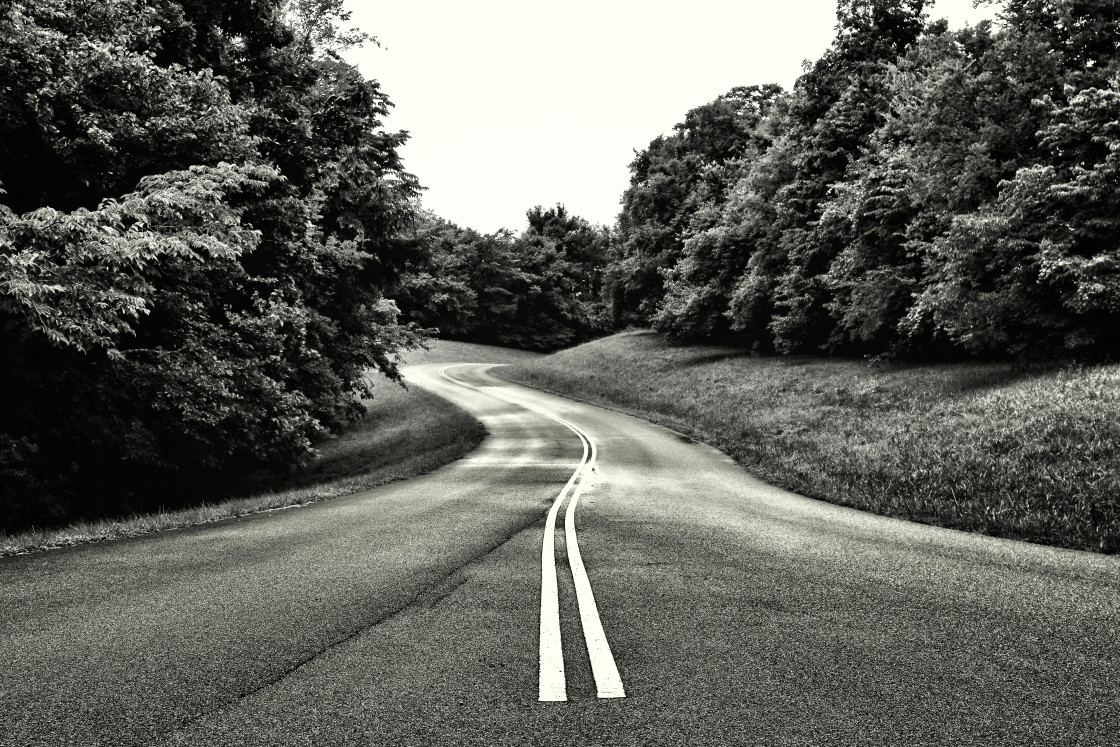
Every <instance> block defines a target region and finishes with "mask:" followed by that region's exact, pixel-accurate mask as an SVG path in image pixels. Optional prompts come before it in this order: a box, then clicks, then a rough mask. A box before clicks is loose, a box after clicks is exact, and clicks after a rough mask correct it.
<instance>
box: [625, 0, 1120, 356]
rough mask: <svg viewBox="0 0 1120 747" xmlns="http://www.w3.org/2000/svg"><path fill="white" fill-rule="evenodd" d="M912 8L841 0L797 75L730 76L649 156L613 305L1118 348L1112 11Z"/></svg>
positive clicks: (910, 337)
mask: <svg viewBox="0 0 1120 747" xmlns="http://www.w3.org/2000/svg"><path fill="white" fill-rule="evenodd" d="M923 5H924V3H923V2H922V0H840V2H839V4H838V13H837V18H838V22H837V35H836V39H835V41H834V43H833V45H832V46H831V47H830V48H829V50H827V52H826V53H825V54H824V55H823V56H822V58H821V59H820V60H818V61H816V62H815V63H813V64H811V65H808V66H807V67H806V70H805V73H804V75H802V77H801V78H800V79H799V80H798V81H797V84H796V85H795V87H794V90H793V91H791V92H789V93H784V92H781V91H779V90H777V89H776V88H774V87H767V88H755V89H742V88H738V89H734V90H733V91H732V92H730V93H729V94H727V95H725V96H722V97H720V98H719V99H717V100H716V101H714V102H712V103H710V104H707V105H705V106H703V107H699V108H697V109H694V110H693V111H692V112H689V114H688V116H687V117H686V118H685V121H684V122H682V123H681V124H679V125H677V126H676V128H675V130H674V134H673V135H671V136H668V137H662V138H658V139H656V140H654V141H653V142H652V143H651V144H650V146H649V148H648V149H646V150H645V151H643V152H641V153H639V154H638V156H637V157H636V158H635V159H634V162H633V163H632V164H631V184H630V187H629V189H628V190H627V191H626V193H625V195H624V196H623V210H622V213H621V215H620V217H619V226H618V234H619V237H620V241H619V242H618V243H617V244H616V246H615V247H614V248H613V251H614V252H615V256H614V258H613V260H612V262H611V264H610V266H609V267H608V268H607V278H608V287H607V289H606V290H607V293H608V294H609V297H610V298H611V299H612V301H613V304H614V310H615V318H616V320H619V321H623V322H625V321H642V322H648V323H652V324H653V325H654V326H656V327H657V328H658V329H660V330H662V331H664V332H665V333H667V334H668V335H669V336H670V337H671V338H673V339H677V340H689V339H698V338H712V337H725V338H726V337H734V338H736V339H738V340H739V341H742V342H746V343H748V344H752V345H754V346H756V348H758V349H759V350H777V351H780V352H790V351H798V350H804V351H826V352H836V353H845V354H851V353H863V354H868V355H882V354H888V355H908V356H929V355H946V354H950V355H985V356H1005V355H1009V354H1010V355H1025V354H1028V353H1030V354H1031V355H1050V356H1055V355H1071V354H1072V355H1085V356H1100V355H1114V354H1115V351H1116V344H1117V342H1120V302H1118V301H1117V299H1118V298H1120V256H1118V255H1117V240H1118V239H1120V217H1118V216H1120V212H1118V211H1117V208H1118V207H1120V206H1118V204H1117V194H1118V187H1120V184H1118V183H1117V176H1116V166H1117V164H1116V163H1115V161H1116V154H1117V152H1118V150H1120V142H1118V140H1117V127H1118V126H1120V125H1118V122H1120V109H1118V108H1117V106H1118V103H1117V102H1118V101H1120V98H1118V96H1120V60H1118V58H1120V41H1118V40H1120V28H1118V22H1120V10H1118V9H1117V6H1116V4H1115V3H1113V2H1110V1H1109V0H1004V2H1002V3H1000V13H999V19H998V21H997V22H996V23H994V24H993V23H989V22H984V23H981V24H978V25H977V26H976V27H971V28H965V29H961V30H949V28H948V26H947V24H946V23H945V22H944V21H934V22H930V21H929V20H928V18H927V17H926V15H925V12H924V8H923ZM745 92H753V96H752V98H751V100H752V101H753V102H755V107H754V108H753V109H749V108H748V109H744V108H742V107H740V106H738V105H736V106H734V107H732V106H729V103H728V102H732V101H736V100H738V99H741V98H742V97H743V94H744V93H745ZM719 113H727V116H725V117H724V118H723V119H721V118H720V117H719V116H718V115H719ZM705 128H707V129H705ZM712 131H715V132H717V133H719V135H720V137H712V136H706V137H696V133H698V132H705V133H710V132H712ZM713 142H716V143H719V145H718V147H713V145H712V143H713Z"/></svg>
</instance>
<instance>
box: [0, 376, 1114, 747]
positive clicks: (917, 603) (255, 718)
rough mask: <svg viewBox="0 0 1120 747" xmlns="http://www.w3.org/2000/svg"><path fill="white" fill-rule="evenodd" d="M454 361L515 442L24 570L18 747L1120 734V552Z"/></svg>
mask: <svg viewBox="0 0 1120 747" xmlns="http://www.w3.org/2000/svg"><path fill="white" fill-rule="evenodd" d="M440 368H441V367H440V366H417V367H414V368H411V369H409V370H408V371H407V377H408V378H409V380H410V381H412V382H414V383H415V384H417V385H420V386H423V387H425V388H429V389H431V390H433V391H435V392H437V393H439V394H441V395H442V396H445V397H447V398H448V399H450V400H452V401H453V402H456V403H457V404H459V405H461V406H462V407H465V408H466V409H468V410H469V411H471V412H473V413H475V414H476V415H477V416H478V417H480V418H481V419H482V420H483V422H484V423H485V424H486V426H487V428H488V430H489V432H490V434H491V435H490V437H489V438H488V439H487V440H486V441H485V442H484V444H483V446H482V447H481V448H480V449H479V450H478V451H476V452H475V453H474V454H473V455H471V457H470V458H468V459H465V460H462V461H460V462H457V463H455V464H453V465H450V466H449V467H446V468H444V469H442V470H440V471H438V472H436V473H433V474H432V475H428V476H425V477H421V478H418V479H415V480H410V481H407V482H403V483H397V484H393V485H389V486H385V487H383V488H379V489H376V490H371V491H367V492H363V493H360V494H357V495H354V496H350V497H347V498H342V499H336V500H333V501H329V502H325V503H321V504H317V505H314V506H310V507H305V508H299V509H290V510H285V511H277V512H274V513H271V514H267V515H260V516H256V517H252V518H248V519H242V520H239V521H228V522H224V523H219V524H213V525H208V526H203V527H196V528H194V529H189V530H183V531H177V532H169V533H166V534H162V535H154V536H149V537H145V538H140V539H135V540H128V541H119V542H109V543H104V544H101V545H97V546H86V547H81V548H74V549H70V550H63V551H56V552H50V553H43V554H38V555H29V556H22V557H15V558H8V559H6V560H3V561H0V745H5V746H7V745H12V746H15V745H19V746H20V747H24V746H28V747H30V746H31V745H52V746H53V745H82V746H83V747H84V746H93V745H122V746H125V745H145V746H148V745H331V746H333V745H444V744H446V745H452V744H454V745H474V744H477V745H507V744H508V745H585V744H586V745H600V744H601V745H678V744H679V745H857V744H858V745H862V744H882V745H921V744H946V745H948V744H952V745H1024V744H1037V745H1116V744H1120V676H1118V675H1120V656H1118V653H1117V634H1118V632H1120V631H1118V628H1120V622H1118V621H1120V559H1118V558H1116V557H1103V556H1098V555H1092V554H1088V553H1078V552H1070V551H1061V550H1052V549H1047V548H1042V547H1038V546H1033V545H1028V544H1023V543H1015V542H1008V541H1002V540H994V539H990V538H984V537H977V536H973V535H967V534H962V533H957V532H951V531H944V530H937V529H931V528H928V527H923V526H919V525H914V524H909V523H906V522H901V521H894V520H889V519H882V518H877V517H873V516H869V515H866V514H862V513H859V512H856V511H851V510H847V509H842V508H837V507H833V506H828V505H825V504H822V503H818V502H815V501H810V500H807V499H804V498H800V497H798V496H795V495H792V494H789V493H786V492H783V491H781V490H778V489H775V488H772V487H768V486H766V485H764V484H762V483H760V482H758V481H756V480H754V479H752V478H751V477H750V476H749V475H747V474H746V473H745V472H743V471H742V470H740V469H738V468H737V467H735V466H734V465H733V464H731V463H730V461H729V460H728V459H727V458H726V457H725V456H724V455H722V454H721V453H719V452H717V451H715V450H713V449H711V448H708V447H706V446H703V445H700V444H695V443H690V442H689V441H688V440H687V439H684V438H682V437H679V436H677V435H675V434H673V433H671V432H669V431H666V430H664V429H661V428H657V427H654V426H651V425H649V424H647V423H644V422H642V421H639V420H635V419H633V418H629V417H626V416H622V415H619V414H617V413H612V412H607V411H604V410H600V409H596V408H593V407H589V406H585V405H580V404H576V403H573V402H570V401H566V400H562V399H559V398H556V397H551V396H548V395H544V394H540V393H537V392H533V391H531V390H527V389H524V388H521V387H518V386H515V385H511V384H507V383H505V382H503V381H501V380H499V379H496V378H494V377H493V376H492V375H490V374H488V373H487V372H486V371H485V367H484V366H474V365H470V366H459V367H454V368H450V369H448V370H447V371H446V374H447V375H448V376H449V377H452V378H454V379H456V380H457V381H458V382H462V383H457V382H456V381H452V380H451V379H450V378H444V377H443V376H441V374H440ZM463 384H468V385H470V386H464V385H463ZM522 405H526V406H528V408H526V407H524V406H522ZM557 418H559V420H557ZM561 421H563V422H561ZM585 439H586V445H585ZM558 497H560V498H563V499H565V501H564V503H563V504H562V505H561V506H559V507H557V511H556V515H555V516H554V519H555V521H556V527H555V537H554V542H555V548H554V553H555V554H553V552H544V553H542V549H543V547H544V544H543V538H544V536H545V530H546V521H547V520H548V519H549V513H550V511H549V510H550V508H551V507H552V506H553V505H554V503H553V502H554V501H555V500H556V499H557V498H558ZM575 498H578V510H577V511H576V512H575V525H576V526H575V528H576V529H577V532H576V537H577V538H578V548H579V551H580V557H581V559H582V561H583V562H584V564H585V566H586V579H587V588H586V589H584V594H583V599H582V600H579V599H577V597H578V594H577V587H579V586H580V585H581V584H582V579H581V574H579V573H578V572H577V573H576V574H574V575H573V573H572V566H571V562H570V560H569V555H568V553H569V551H570V550H571V548H569V542H568V536H567V533H566V531H565V527H564V519H565V515H566V513H567V507H568V505H570V504H571V502H572V500H573V499H575ZM550 558H551V559H553V560H554V562H555V572H554V573H553V574H552V576H551V578H553V579H555V585H556V596H555V599H556V607H555V610H553V609H552V607H551V604H550V602H549V598H550V593H546V594H545V597H544V604H543V605H542V582H543V586H544V588H545V590H546V592H548V587H549V586H550V585H551V582H550V581H549V577H550V572H549V569H548V562H547V561H548V560H549V559H550ZM542 561H546V562H545V563H544V567H543V569H542ZM577 565H578V563H577ZM587 589H590V590H592V593H593V597H594V605H593V606H592V605H591V604H590V599H589V597H588V595H587ZM542 607H543V614H542ZM581 613H582V615H581ZM585 618H586V620H585ZM542 621H543V626H542ZM553 621H558V627H557V630H558V633H557V630H553V629H552V624H553ZM596 621H597V622H598V624H599V625H600V626H601V635H599V634H597V633H596V632H595V623H596ZM585 623H586V625H585ZM542 627H543V629H544V631H545V632H544V633H542ZM585 627H588V628H589V629H590V630H591V638H592V643H591V645H590V648H591V650H594V651H595V652H597V653H595V654H593V656H595V657H597V660H598V661H597V665H596V667H595V669H594V671H593V669H592V666H591V663H590V661H589V653H588V651H589V646H588V644H586V643H585V639H584V635H585ZM557 638H558V639H559V645H558V648H557V647H554V645H553V644H554V643H555V640H556V639H557ZM542 642H543V643H544V645H543V647H542ZM542 651H543V652H544V653H543V654H542ZM604 651H605V652H606V653H604ZM604 657H606V658H604ZM608 659H609V661H608ZM542 661H543V662H544V664H543V666H542ZM558 663H559V665H560V666H562V668H563V676H562V677H561V676H560V675H559V673H558V671H556V666H557V664H558ZM612 667H613V668H614V669H615V671H616V672H617V675H618V680H617V683H615V684H613V685H612V682H611V681H610V671H609V670H610V669H611V668H612ZM612 688H613V689H612ZM622 694H624V695H625V697H618V696H620V695H622ZM600 695H603V696H606V697H600ZM561 697H562V698H564V699H563V700H561V699H560V698H561ZM541 698H544V700H541Z"/></svg>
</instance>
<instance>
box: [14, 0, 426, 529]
mask: <svg viewBox="0 0 1120 747" xmlns="http://www.w3.org/2000/svg"><path fill="white" fill-rule="evenodd" d="M346 17H347V16H346V13H345V12H344V11H343V10H342V2H341V0H286V1H285V0H220V1H219V0H197V1H196V0H190V1H189V2H188V1H187V0H97V2H87V1H86V0H15V2H7V3H4V4H3V5H2V8H0V80H3V81H4V87H3V90H2V91H0V188H2V189H3V190H4V193H3V195H2V200H0V202H2V204H0V349H2V350H3V354H2V358H0V392H2V393H3V398H4V404H3V406H0V516H2V517H3V521H2V522H0V527H8V528H13V527H18V526H22V525H26V524H28V523H30V522H37V523H44V522H52V521H58V520H61V519H64V518H67V517H68V516H71V515H76V514H77V513H81V514H86V515H88V514H90V513H97V512H98V510H99V505H98V502H99V501H100V502H102V504H103V505H101V506H100V508H104V509H105V510H112V511H114V512H119V511H121V510H128V509H131V510H140V509H149V508H152V507H155V506H159V505H162V504H170V503H173V502H174V500H175V494H176V489H177V488H178V487H180V486H183V485H187V484H194V483H196V482H197V481H198V479H200V478H201V477H202V476H205V475H210V474H217V473H219V472H221V471H222V470H228V469H236V468H240V467H243V466H245V465H261V464H265V465H275V466H276V467H277V468H278V469H286V468H288V467H289V466H290V465H293V464H299V463H301V462H302V461H303V460H305V459H306V458H307V457H308V456H309V455H310V454H311V453H312V452H311V443H312V442H313V441H314V440H315V439H316V438H319V437H321V436H322V435H324V434H325V433H327V432H329V431H332V430H337V429H339V428H341V427H343V426H345V425H346V424H347V423H349V422H351V421H352V420H353V419H354V418H355V417H357V416H358V414H359V413H361V412H362V408H361V406H360V404H359V402H358V395H360V394H361V393H362V392H363V391H364V390H365V386H366V385H365V383H364V379H363V377H364V375H365V374H366V372H367V371H368V370H369V369H378V370H381V371H383V372H384V373H386V374H388V375H389V376H395V375H396V368H395V365H394V362H393V360H394V359H393V355H394V353H395V352H396V351H397V350H398V349H399V348H401V347H402V346H408V345H411V344H414V343H416V342H417V340H418V339H419V338H418V334H417V330H416V328H415V326H412V325H405V324H402V323H400V322H399V321H398V318H397V317H398V313H397V309H396V307H395V306H394V305H393V304H392V303H391V301H389V300H388V298H387V296H386V295H385V290H386V289H387V288H389V287H391V286H393V285H394V284H396V283H397V282H398V280H399V275H400V273H401V272H402V271H403V270H404V269H405V267H406V265H407V263H408V262H409V261H410V260H411V255H410V251H411V248H410V244H409V242H408V241H405V240H404V239H403V238H402V231H403V230H404V229H405V228H407V227H408V226H410V225H411V224H412V222H413V219H414V216H415V212H416V207H415V204H416V200H415V197H416V194H417V190H418V185H417V184H416V181H415V179H414V178H413V177H412V176H411V175H409V174H408V173H407V172H405V171H404V170H403V168H402V165H401V162H400V159H399V157H398V154H397V149H398V147H399V146H400V145H401V143H402V142H403V141H404V139H405V136H404V135H403V134H402V133H393V132H387V131H385V129H384V128H383V127H382V124H381V121H382V118H383V117H384V116H385V114H386V113H387V111H388V107H389V106H390V103H389V101H388V99H387V98H386V96H385V94H384V93H383V92H382V91H381V90H380V89H379V87H378V85H377V84H376V83H375V82H372V81H369V80H366V79H364V78H363V77H362V76H361V75H360V74H359V72H358V71H357V69H356V68H354V67H353V66H351V65H348V64H346V63H345V62H343V61H342V60H341V58H340V57H339V56H338V54H337V53H336V50H338V49H340V48H342V47H344V46H346V45H348V44H352V43H355V42H360V41H362V40H363V39H366V38H368V37H365V36H364V35H363V34H361V33H359V32H356V31H352V30H348V29H346V28H345V27H344V22H345V20H346ZM79 504H80V505H79Z"/></svg>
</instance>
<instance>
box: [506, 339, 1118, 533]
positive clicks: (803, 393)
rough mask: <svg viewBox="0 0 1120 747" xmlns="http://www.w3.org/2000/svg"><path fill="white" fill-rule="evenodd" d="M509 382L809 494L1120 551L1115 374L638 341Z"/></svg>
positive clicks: (561, 356) (579, 352)
mask: <svg viewBox="0 0 1120 747" xmlns="http://www.w3.org/2000/svg"><path fill="white" fill-rule="evenodd" d="M500 374H501V375H502V376H503V377H506V378H509V379H511V380H513V381H518V382H521V383H524V384H528V385H530V386H534V387H538V388H541V389H545V390H548V391H553V392H556V393H558V394H563V395H565V396H569V397H573V398H576V399H581V400H584V401H588V402H592V403H594V404H599V405H604V406H607V407H612V408H615V409H620V410H623V411H626V412H630V413H632V414H636V415H639V416H641V417H644V418H647V419H650V420H653V421H655V422H659V423H662V424H664V425H668V426H669V427H672V428H674V429H676V430H679V431H681V432H684V433H687V434H688V435H690V436H693V437H694V438H697V439H699V440H703V441H705V442H707V443H710V444H712V445H714V446H717V447H719V448H721V449H723V450H724V451H726V452H727V453H728V454H730V455H731V456H732V457H733V458H734V459H736V461H738V462H739V463H740V464H742V465H743V466H744V467H745V468H747V469H748V470H750V471H751V472H753V473H754V474H756V475H758V476H759V477H761V478H763V479H765V480H767V481H769V482H771V483H774V484H776V485H780V486H782V487H785V488H788V489H790V490H794V491H796V492H799V493H802V494H804V495H809V496H812V497H815V498H820V499H823V500H827V501H830V502H833V503H839V504H842V505H847V506H852V507H855V508H860V509H864V510H867V511H873V512H876V513H880V514H885V515H889V516H897V517H902V518H906V519H911V520H914V521H920V522H926V523H930V524H936V525H940V526H946V527H952V528H956V529H963V530H968V531H973V532H982V533H986V534H991V535H997V536H1002V537H1009V538H1016V539H1023V540H1029V541H1032V542H1038V543H1044V544H1052V545H1058V546H1063V547H1070V548H1077V549H1085V550H1096V551H1102V552H1116V551H1117V550H1120V449H1118V448H1117V447H1118V445H1120V366H1116V365H1111V366H1100V367H1069V366H1067V367H1051V368H1040V369H1036V370H1022V369H1019V368H1015V367H1012V366H1011V365H1007V364H990V363H971V364H943V365H884V364H877V365H874V364H869V363H868V362H866V361H838V360H824V359H814V358H788V357H768V358H759V357H752V356H751V355H749V354H748V353H746V352H745V351H742V350H737V349H733V348H725V347H715V346H704V347H684V348H674V347H669V346H667V345H666V344H665V343H664V342H663V341H662V339H661V338H660V337H659V336H657V335H655V334H653V333H644V332H638V333H626V334H622V335H616V336H614V337H610V338H606V339H604V340H599V341H596V342H592V343H589V344H587V345H582V346H580V347H577V348H572V349H571V350H567V351H562V352H560V353H557V354H554V355H551V356H547V357H544V358H540V359H537V360H535V361H531V362H527V363H523V364H519V365H515V366H511V367H506V368H502V369H500Z"/></svg>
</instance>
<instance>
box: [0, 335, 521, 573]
mask: <svg viewBox="0 0 1120 747" xmlns="http://www.w3.org/2000/svg"><path fill="white" fill-rule="evenodd" d="M537 356H538V354H536V353H526V352H523V351H518V350H507V349H504V348H495V347H491V346H488V345H473V344H469V343H460V342H449V341H434V342H433V343H432V344H431V346H430V348H429V349H428V350H417V351H413V352H411V353H408V354H406V355H405V356H404V360H403V362H404V363H406V364H412V363H439V362H463V363H472V362H477V363H510V362H518V361H525V360H529V359H532V358H535V357H537ZM371 383H372V384H373V397H372V398H371V399H369V400H366V401H365V403H364V404H365V407H366V415H365V417H364V418H363V419H362V420H360V421H358V422H357V423H355V424H354V426H353V427H352V428H351V429H349V430H348V431H346V432H345V433H343V434H341V435H339V436H338V437H337V438H334V439H332V440H330V441H327V442H324V443H322V444H320V445H319V455H318V456H317V457H316V458H315V459H314V461H312V463H311V464H310V465H309V466H308V467H307V468H306V469H303V470H299V471H294V472H290V473H284V474H265V473H258V474H252V475H231V476H230V480H231V486H230V488H229V490H228V491H226V493H225V495H223V496H207V495H200V496H198V500H197V501H196V502H195V504H194V505H192V506H189V507H187V508H183V509H179V510H174V511H167V510H164V511H158V512H156V513H152V514H137V515H132V516H122V517H116V518H109V519H96V520H88V521H78V522H74V523H71V524H68V525H66V526H63V527H49V528H39V529H31V530H29V531H25V532H20V533H17V534H11V535H8V534H2V533H0V557H2V556H5V555H14V554H19V553H27V552H33V551H37V550H45V549H50V548H56V547H65V546H69V545H76V544H81V543H85V542H95V541H99V540H106V539H116V538H121V537H135V536H138V535H141V534H147V533H149V532H158V531H166V530H170V529H177V528H180V527H185V526H193V525H196V524H204V523H207V522H211V521H219V520H221V519H227V518H231V517H235V516H245V515H247V514H253V513H258V512H261V511H270V510H276V509H281V508H289V507H293V506H302V505H306V504H308V503H315V502H317V501H321V500H324V499H327V498H334V497H337V496H341V495H348V494H350V493H354V492H357V491H359V490H363V489H365V488H369V487H373V486H375V485H381V484H384V483H387V482H392V481H394V480H401V479H405V478H408V477H413V476H415V475H419V474H423V473H426V472H431V471H432V470H434V469H436V468H438V467H441V466H443V465H444V464H447V463H449V462H452V461H454V460H456V459H458V458H460V457H462V456H463V455H465V454H467V453H468V452H470V451H471V450H472V449H474V448H475V446H477V445H478V443H479V442H480V441H481V440H482V438H483V436H484V435H485V431H484V429H483V427H482V424H481V423H479V422H478V421H477V420H475V419H474V418H473V417H471V416H470V415H468V414H467V413H466V412H465V411H463V410H461V409H459V408H458V407H455V406H454V405H451V404H450V403H449V402H447V401H446V400H443V399H440V398H439V397H436V396H435V395H432V394H428V393H427V392H424V391H422V390H417V389H409V390H406V389H404V388H402V387H400V386H398V385H397V384H394V383H392V382H390V381H388V380H386V379H384V378H383V377H380V376H378V377H375V380H374V379H371ZM230 493H232V497H227V496H228V495H229V494H230Z"/></svg>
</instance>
